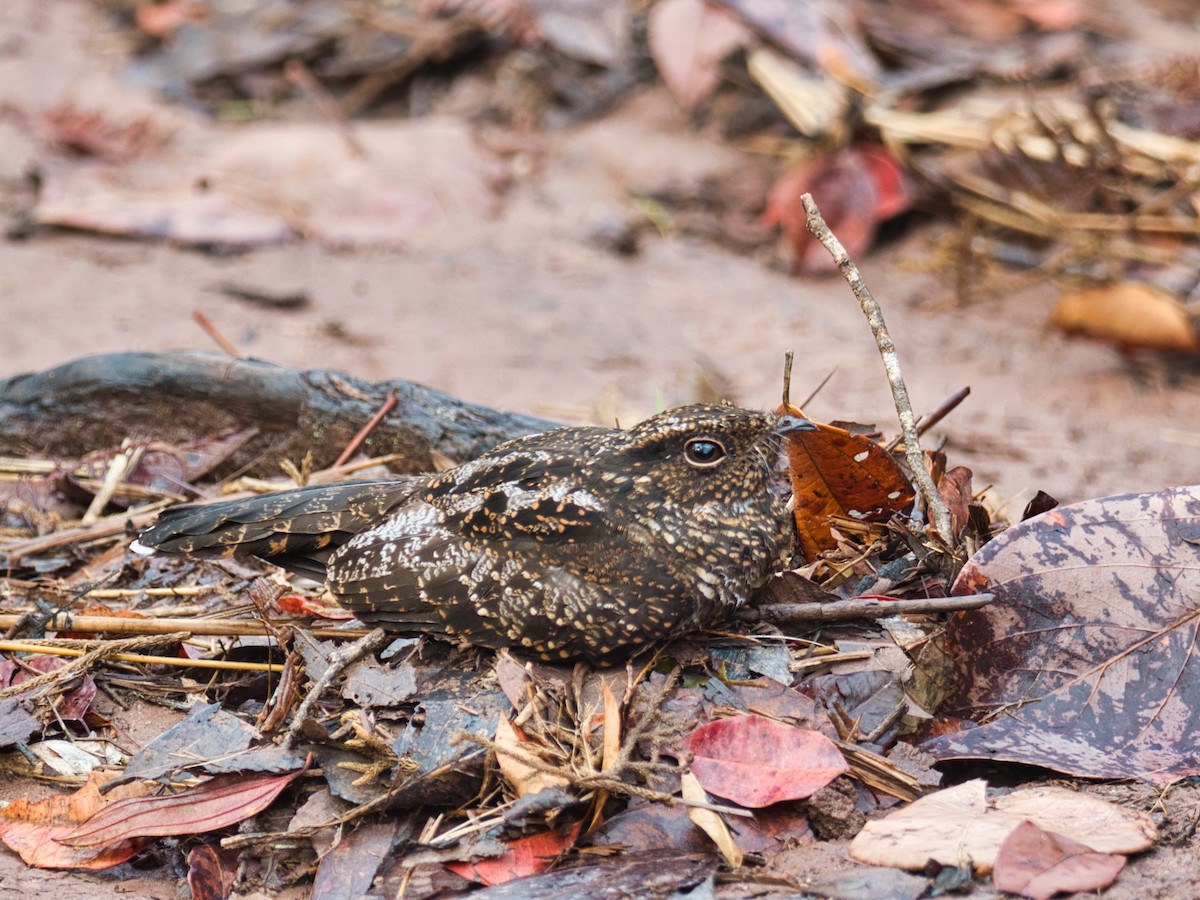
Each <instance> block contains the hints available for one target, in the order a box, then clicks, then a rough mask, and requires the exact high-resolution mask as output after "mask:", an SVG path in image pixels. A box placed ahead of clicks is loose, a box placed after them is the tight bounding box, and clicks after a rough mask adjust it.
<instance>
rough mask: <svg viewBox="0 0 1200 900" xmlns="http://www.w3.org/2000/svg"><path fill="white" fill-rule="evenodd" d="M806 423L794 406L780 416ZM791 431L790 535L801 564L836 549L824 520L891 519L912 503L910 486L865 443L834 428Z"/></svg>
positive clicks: (879, 449)
mask: <svg viewBox="0 0 1200 900" xmlns="http://www.w3.org/2000/svg"><path fill="white" fill-rule="evenodd" d="M780 411H781V412H785V413H787V414H788V415H793V416H797V417H800V418H807V417H806V416H805V415H804V414H803V413H802V412H801V411H800V410H799V409H797V408H796V407H794V406H791V405H789V406H787V407H786V409H782V410H780ZM813 424H815V425H816V426H817V429H816V431H796V432H793V433H791V434H789V435H787V437H785V438H784V440H785V441H787V450H788V463H789V467H790V469H791V476H792V492H793V493H794V495H795V498H796V512H795V515H796V530H797V533H798V537H799V540H800V549H801V550H802V551H803V552H804V557H805V559H807V560H809V561H811V560H814V559H816V558H817V556H818V555H819V554H820V553H821V551H822V550H831V549H833V548H834V547H835V546H837V544H836V542H835V540H834V538H833V535H832V532H831V531H830V527H829V517H830V516H844V517H846V518H850V519H859V520H861V521H866V522H877V521H883V520H886V519H889V518H891V517H892V516H893V515H895V514H896V513H898V512H901V511H902V510H904V509H905V508H907V507H908V505H909V504H910V503H912V501H913V497H914V493H913V489H912V485H910V484H909V482H908V479H907V478H906V477H905V476H904V472H903V471H902V470H901V469H900V466H899V464H898V463H897V462H896V460H895V459H893V458H892V455H891V454H890V453H888V451H887V450H885V449H884V448H883V447H881V446H880V445H879V444H877V443H875V441H873V440H871V439H870V438H867V437H864V436H863V435H861V434H852V433H851V432H849V431H846V430H845V429H844V428H838V427H837V426H835V425H822V424H820V423H816V422H815V423H813Z"/></svg>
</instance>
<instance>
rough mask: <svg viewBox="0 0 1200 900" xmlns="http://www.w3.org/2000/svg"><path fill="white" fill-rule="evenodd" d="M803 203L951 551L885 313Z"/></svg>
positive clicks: (946, 518)
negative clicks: (879, 368)
mask: <svg viewBox="0 0 1200 900" xmlns="http://www.w3.org/2000/svg"><path fill="white" fill-rule="evenodd" d="M800 200H801V202H802V203H803V204H804V211H805V213H806V214H807V216H808V230H809V232H811V234H812V236H813V237H815V238H816V239H817V240H818V241H820V242H821V244H822V245H823V246H824V247H825V249H826V250H828V251H829V255H830V256H832V257H833V261H834V262H835V263H836V264H837V267H838V270H839V271H840V272H841V273H842V277H843V278H845V279H846V283H847V284H848V285H850V290H851V292H852V293H853V294H854V296H855V298H856V299H857V300H858V303H859V306H861V307H862V311H863V313H864V314H865V315H866V317H867V321H868V322H869V323H870V325H871V332H872V333H873V334H874V335H875V343H876V345H878V347H879V355H880V356H881V357H883V368H884V370H885V371H886V372H887V379H888V384H890V385H891V387H892V399H893V400H894V401H895V404H896V413H897V415H898V416H899V418H900V430H901V431H902V432H903V434H904V455H905V457H907V459H908V466H909V468H910V469H912V476H913V481H914V482H915V483H916V485H917V489H918V490H919V491H920V492H921V497H922V498H923V499H924V501H925V508H926V509H927V510H928V511H929V518H930V520H931V521H932V522H933V526H934V528H936V529H937V533H938V535H939V536H940V537H941V539H942V542H943V543H944V544H945V545H946V547H947V548H952V547H953V546H954V526H953V524H952V522H951V519H950V510H948V509H947V508H946V504H945V503H943V502H942V498H941V497H940V496H939V495H938V492H937V487H935V486H934V483H933V479H932V478H931V477H930V476H929V470H928V469H927V468H926V467H925V456H924V454H923V453H922V452H921V443H920V439H919V438H918V437H917V417H916V415H915V414H914V413H913V408H912V402H911V401H910V400H909V399H908V388H907V387H905V385H904V376H903V375H902V374H901V372H900V358H899V357H898V356H897V355H896V345H895V344H893V343H892V338H891V335H890V334H888V330H887V325H886V324H885V323H884V321H883V310H882V309H880V307H879V304H878V303H877V302H876V301H875V298H874V296H872V294H871V290H870V288H868V287H867V285H866V282H865V281H863V277H862V273H860V272H859V271H858V266H856V265H855V264H854V260H852V259H851V258H850V255H849V254H848V253H847V252H846V248H845V247H843V246H842V242H841V241H839V240H838V239H837V237H836V236H835V235H834V233H833V232H832V231H830V230H829V226H828V225H826V224H825V219H824V218H823V217H822V216H821V211H820V210H819V209H818V208H817V203H816V201H815V200H813V198H812V194H804V195H803V196H802V197H801V198H800Z"/></svg>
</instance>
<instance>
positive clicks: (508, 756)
mask: <svg viewBox="0 0 1200 900" xmlns="http://www.w3.org/2000/svg"><path fill="white" fill-rule="evenodd" d="M496 744H497V746H500V747H504V748H507V749H508V750H510V751H511V752H509V753H497V754H496V758H497V760H498V762H499V765H500V772H501V774H503V775H504V777H505V779H507V781H508V783H509V784H511V785H512V788H513V790H514V791H516V792H517V796H518V797H524V796H525V795H526V794H536V793H537V792H538V791H541V790H543V789H545V788H548V787H566V786H567V784H568V782H567V779H565V778H563V777H562V776H561V775H551V774H550V773H549V772H540V771H538V770H537V769H535V768H534V767H533V766H532V765H530V764H529V763H528V762H524V761H523V758H525V759H530V760H533V759H536V757H535V756H534V754H532V753H530V752H529V750H528V749H527V744H528V740H527V739H526V738H525V735H524V734H523V733H522V732H521V730H520V729H519V728H517V726H515V725H513V724H512V722H510V721H509V720H508V716H503V715H502V716H500V717H499V719H497V720H496Z"/></svg>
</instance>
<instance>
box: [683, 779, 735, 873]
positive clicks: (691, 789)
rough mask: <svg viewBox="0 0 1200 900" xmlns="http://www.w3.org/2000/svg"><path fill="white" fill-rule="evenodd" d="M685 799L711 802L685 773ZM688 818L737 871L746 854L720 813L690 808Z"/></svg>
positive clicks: (694, 807) (697, 783) (695, 781)
mask: <svg viewBox="0 0 1200 900" xmlns="http://www.w3.org/2000/svg"><path fill="white" fill-rule="evenodd" d="M683 799H684V800H686V801H687V802H689V803H708V802H709V799H708V794H706V793H705V792H704V788H702V787H701V786H700V782H699V781H698V780H697V779H696V776H695V775H693V774H692V773H691V772H684V773H683ZM688 818H689V819H691V820H692V821H693V822H694V823H695V824H696V827H698V828H699V829H700V830H702V831H703V832H704V833H705V834H707V835H708V836H709V837H710V838H712V841H713V843H714V844H716V845H717V849H718V850H720V851H721V855H722V856H723V857H725V862H727V863H729V866H730V868H733V869H736V868H737V867H738V866H740V865H741V864H742V859H743V857H744V854H743V853H742V850H741V848H740V847H738V845H737V841H735V840H734V839H733V835H732V834H731V833H730V832H729V826H728V825H726V824H725V820H724V819H722V818H721V816H720V814H719V813H716V812H713V810H711V809H701V808H700V807H697V806H689V807H688Z"/></svg>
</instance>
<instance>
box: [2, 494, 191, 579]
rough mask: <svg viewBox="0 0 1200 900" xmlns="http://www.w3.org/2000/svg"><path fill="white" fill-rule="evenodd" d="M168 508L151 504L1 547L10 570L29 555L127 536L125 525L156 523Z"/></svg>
mask: <svg viewBox="0 0 1200 900" xmlns="http://www.w3.org/2000/svg"><path fill="white" fill-rule="evenodd" d="M167 506H170V503H168V502H166V501H159V502H156V503H148V504H146V505H145V506H139V507H138V508H137V509H136V510H132V511H130V512H124V513H118V514H117V515H113V516H105V517H104V518H102V519H99V520H97V521H96V522H95V523H93V524H91V525H80V526H77V527H75V528H64V529H62V530H61V531H55V532H52V533H50V534H43V535H39V536H38V537H35V538H29V539H28V540H23V541H18V542H17V543H15V544H9V545H8V546H7V547H4V546H0V554H2V555H3V556H5V557H6V558H7V566H8V567H9V568H15V567H16V564H17V562H18V561H19V560H21V559H23V558H24V557H26V556H32V555H34V554H37V553H46V552H48V551H50V550H58V549H59V548H61V547H70V546H71V545H72V544H79V543H83V542H84V541H94V540H100V539H102V538H110V537H117V536H120V535H122V534H124V533H125V526H126V524H128V523H133V526H134V527H135V528H142V527H144V526H146V525H149V524H150V523H151V522H153V521H154V517H155V516H156V515H157V514H158V512H159V510H161V509H164V508H165V507H167Z"/></svg>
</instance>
